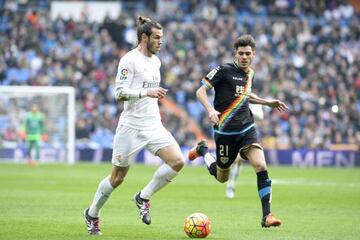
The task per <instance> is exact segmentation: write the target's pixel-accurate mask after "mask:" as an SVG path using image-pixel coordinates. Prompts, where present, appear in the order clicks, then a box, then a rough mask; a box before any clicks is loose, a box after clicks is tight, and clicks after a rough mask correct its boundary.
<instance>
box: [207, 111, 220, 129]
mask: <svg viewBox="0 0 360 240" xmlns="http://www.w3.org/2000/svg"><path fill="white" fill-rule="evenodd" d="M218 115H220V112H218V111H216V110H215V109H214V110H211V111H210V112H209V118H210V120H211V122H212V123H214V124H215V125H219V116H218Z"/></svg>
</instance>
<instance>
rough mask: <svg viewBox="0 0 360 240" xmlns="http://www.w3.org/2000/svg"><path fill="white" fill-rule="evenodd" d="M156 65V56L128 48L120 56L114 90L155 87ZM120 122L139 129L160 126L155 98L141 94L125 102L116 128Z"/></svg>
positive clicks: (157, 85) (156, 83) (157, 77)
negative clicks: (128, 49)
mask: <svg viewBox="0 0 360 240" xmlns="http://www.w3.org/2000/svg"><path fill="white" fill-rule="evenodd" d="M160 66H161V62H160V59H159V58H158V57H157V56H156V55H152V56H151V57H147V56H145V55H144V54H142V53H141V52H140V51H139V50H138V49H137V48H135V49H133V50H131V51H129V52H128V53H126V54H125V55H124V56H123V57H122V58H121V59H120V62H119V66H118V72H117V74H116V80H115V91H116V90H118V89H120V88H123V89H132V90H140V89H146V88H155V87H159V85H160V80H161V79H160ZM120 125H124V126H127V127H131V128H134V129H139V130H141V129H149V128H154V127H157V126H159V125H161V117H160V111H159V105H158V99H157V98H150V97H144V98H140V99H131V100H128V101H125V102H124V110H123V112H122V113H121V115H120V119H119V123H118V127H119V126H120Z"/></svg>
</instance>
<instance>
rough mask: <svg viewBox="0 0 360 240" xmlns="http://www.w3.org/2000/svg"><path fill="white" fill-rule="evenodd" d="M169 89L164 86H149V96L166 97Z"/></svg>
mask: <svg viewBox="0 0 360 240" xmlns="http://www.w3.org/2000/svg"><path fill="white" fill-rule="evenodd" d="M167 91H168V90H167V89H165V88H162V87H157V88H148V89H147V96H148V97H152V98H159V99H161V98H164V97H165V95H166V93H167Z"/></svg>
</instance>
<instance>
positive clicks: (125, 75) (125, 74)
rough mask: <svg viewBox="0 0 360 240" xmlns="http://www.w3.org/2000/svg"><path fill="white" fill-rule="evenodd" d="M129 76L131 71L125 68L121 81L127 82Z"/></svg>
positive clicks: (122, 71)
mask: <svg viewBox="0 0 360 240" xmlns="http://www.w3.org/2000/svg"><path fill="white" fill-rule="evenodd" d="M128 75H129V71H128V70H127V69H126V68H124V69H122V70H121V72H120V77H119V78H120V80H125V79H127V78H128Z"/></svg>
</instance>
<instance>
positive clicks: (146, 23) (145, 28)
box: [136, 16, 163, 43]
mask: <svg viewBox="0 0 360 240" xmlns="http://www.w3.org/2000/svg"><path fill="white" fill-rule="evenodd" d="M136 27H137V28H136V32H137V40H138V42H139V43H140V42H141V35H142V34H143V33H145V34H146V35H147V36H149V37H150V35H151V33H152V29H153V28H157V29H160V30H161V29H163V27H162V26H161V25H160V23H158V22H155V21H153V20H151V19H150V18H148V17H144V16H139V17H138V18H137V19H136Z"/></svg>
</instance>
